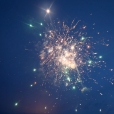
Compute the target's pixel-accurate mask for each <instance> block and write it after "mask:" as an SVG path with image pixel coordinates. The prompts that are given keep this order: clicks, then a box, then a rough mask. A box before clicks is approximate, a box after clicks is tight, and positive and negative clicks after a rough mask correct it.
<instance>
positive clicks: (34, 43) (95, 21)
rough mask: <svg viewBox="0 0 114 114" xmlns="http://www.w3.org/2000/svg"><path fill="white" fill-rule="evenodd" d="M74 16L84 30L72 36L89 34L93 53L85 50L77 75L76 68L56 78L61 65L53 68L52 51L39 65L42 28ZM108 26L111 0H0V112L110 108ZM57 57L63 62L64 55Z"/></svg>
mask: <svg viewBox="0 0 114 114" xmlns="http://www.w3.org/2000/svg"><path fill="white" fill-rule="evenodd" d="M48 8H49V9H50V12H49V13H48V12H47V9H48ZM74 19H75V22H74V23H76V22H78V21H79V20H81V22H79V23H78V25H77V27H76V31H78V30H79V31H82V32H84V33H86V36H85V34H84V35H82V36H78V37H76V38H75V39H78V40H79V38H81V37H83V36H84V40H85V39H86V37H91V38H90V40H89V43H88V44H89V46H88V44H87V48H88V49H87V50H88V52H87V51H86V52H87V53H89V52H92V53H93V52H94V57H91V56H89V57H90V58H91V60H89V58H88V57H85V56H84V57H85V58H86V64H85V63H84V65H85V66H86V67H81V68H80V66H81V65H80V66H79V69H81V73H80V70H79V74H80V75H81V77H82V78H80V81H79V80H78V78H77V75H78V74H77V72H69V74H67V73H66V77H67V75H69V76H70V78H71V80H70V79H69V77H67V78H66V79H65V80H67V82H68V83H67V82H65V81H64V83H62V80H64V79H57V80H56V83H55V80H54V78H55V77H56V75H57V76H63V74H64V75H65V72H62V73H63V74H61V73H60V72H59V71H61V70H63V69H62V68H63V67H58V68H56V70H55V67H56V65H54V64H53V61H54V60H53V58H52V56H50V58H49V59H48V61H52V64H48V65H46V64H44V69H43V68H42V65H41V62H42V60H41V55H40V54H41V53H42V50H44V46H45V45H46V44H45V40H44V39H45V33H46V32H47V31H48V30H49V29H50V28H51V30H52V28H53V30H54V27H55V26H56V25H57V23H59V22H65V23H66V24H67V25H68V26H70V25H71V23H72V20H74ZM58 20H59V21H58ZM49 23H52V26H51V27H50V25H49V26H48V24H49ZM46 28H48V30H47V29H46ZM82 28H83V29H84V30H82ZM113 28H114V1H113V0H55V1H52V0H0V39H1V40H0V114H2V113H6V114H9V113H16V114H17V113H21V114H25V113H26V114H114V70H113V69H114V29H113ZM58 31H59V29H58ZM52 36H53V34H52ZM49 41H50V40H49ZM60 42H62V39H60ZM80 42H81V41H80ZM82 42H83V41H82ZM58 44H60V43H59V42H58ZM83 44H84V43H82V45H83ZM53 45H55V44H54V43H53ZM69 45H70V44H69ZM80 45H81V44H80ZM64 48H65V46H64ZM84 48H85V47H84ZM46 49H47V48H46ZM51 49H52V48H50V50H48V51H52V50H51ZM92 50H93V51H92ZM62 51H63V50H62ZM54 53H56V52H54ZM48 54H49V53H48V52H47V53H46V54H45V60H46V59H47V58H48ZM81 54H82V55H80V56H81V57H82V58H83V51H82V52H81ZM43 56H44V55H43ZM61 59H63V58H61ZM78 59H79V58H78ZM95 60H96V61H97V62H95ZM77 61H78V60H77ZM101 61H102V62H101ZM59 62H61V64H64V65H66V66H67V64H66V63H67V62H68V61H65V62H66V63H63V61H60V60H59ZM96 63H99V64H100V65H99V64H96ZM80 64H81V63H80ZM70 67H72V69H74V66H70ZM90 67H91V68H90ZM58 69H59V70H58ZM68 71H70V70H68ZM50 72H51V73H50ZM82 72H83V73H82ZM73 76H76V80H77V81H75V80H74V78H73ZM63 77H65V76H63ZM60 80H61V81H60ZM73 81H74V82H75V84H74V83H73V84H72V82H73Z"/></svg>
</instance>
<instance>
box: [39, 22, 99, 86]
mask: <svg viewBox="0 0 114 114" xmlns="http://www.w3.org/2000/svg"><path fill="white" fill-rule="evenodd" d="M79 22H80V21H78V22H77V23H76V24H75V23H74V20H73V21H72V23H71V27H69V26H67V25H66V24H65V23H64V22H63V23H60V22H57V23H56V24H54V25H53V26H51V25H52V24H50V25H49V26H48V28H47V30H46V32H45V38H44V43H43V50H42V51H41V53H40V58H41V65H42V66H43V71H44V72H45V76H46V78H49V77H51V78H52V79H54V83H57V84H60V83H64V84H65V86H68V85H77V84H78V83H80V84H81V85H82V86H83V81H84V78H83V74H84V73H85V72H86V71H90V68H91V67H94V66H95V65H96V64H98V63H97V62H96V59H97V58H96V56H95V54H94V52H93V51H92V46H91V45H92V43H91V42H90V39H91V37H87V33H86V32H83V31H84V29H85V28H86V26H82V27H81V28H80V29H77V25H78V24H79ZM55 25H56V26H55ZM90 48H91V49H90ZM93 61H94V62H93ZM83 87H84V86H83Z"/></svg>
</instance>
